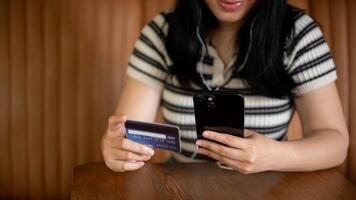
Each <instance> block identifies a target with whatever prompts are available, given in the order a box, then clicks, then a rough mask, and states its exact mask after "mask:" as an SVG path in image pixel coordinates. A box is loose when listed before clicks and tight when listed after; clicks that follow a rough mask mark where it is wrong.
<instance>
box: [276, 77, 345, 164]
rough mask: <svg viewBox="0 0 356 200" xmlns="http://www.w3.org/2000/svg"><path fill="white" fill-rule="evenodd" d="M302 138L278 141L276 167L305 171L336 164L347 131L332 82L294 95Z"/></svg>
mask: <svg viewBox="0 0 356 200" xmlns="http://www.w3.org/2000/svg"><path fill="white" fill-rule="evenodd" d="M295 103H296V108H297V110H298V112H299V114H300V119H301V123H302V127H303V132H304V138H303V139H301V140H296V141H288V142H281V143H280V144H279V149H280V150H279V152H280V153H281V154H280V157H281V158H283V159H281V160H283V162H282V163H281V164H280V165H279V166H276V170H288V171H291V170H293V171H309V170H318V169H324V168H329V167H334V166H337V165H340V164H341V163H342V162H343V161H344V160H345V157H346V155H347V149H348V144H349V137H348V136H349V135H348V130H347V127H346V123H345V118H344V115H343V110H342V107H341V102H340V99H339V95H338V92H337V89H336V86H335V83H334V82H333V83H330V84H328V85H326V86H324V87H322V88H320V89H317V90H315V91H312V92H309V93H307V94H305V95H303V96H301V97H300V98H297V99H295Z"/></svg>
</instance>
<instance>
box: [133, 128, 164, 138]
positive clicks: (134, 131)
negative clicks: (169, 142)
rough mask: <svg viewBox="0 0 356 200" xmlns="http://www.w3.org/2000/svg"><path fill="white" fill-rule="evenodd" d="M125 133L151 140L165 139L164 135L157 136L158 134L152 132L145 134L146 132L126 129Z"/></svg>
mask: <svg viewBox="0 0 356 200" xmlns="http://www.w3.org/2000/svg"><path fill="white" fill-rule="evenodd" d="M127 133H128V134H131V135H141V136H148V137H153V138H158V139H164V140H165V139H166V135H163V134H158V133H152V132H147V131H140V130H134V129H128V131H127Z"/></svg>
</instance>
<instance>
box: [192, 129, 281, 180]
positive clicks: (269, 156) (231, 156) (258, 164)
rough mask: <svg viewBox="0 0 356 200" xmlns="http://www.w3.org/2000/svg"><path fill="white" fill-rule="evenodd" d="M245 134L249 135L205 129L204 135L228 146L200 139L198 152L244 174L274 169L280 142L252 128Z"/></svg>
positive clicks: (197, 143)
mask: <svg viewBox="0 0 356 200" xmlns="http://www.w3.org/2000/svg"><path fill="white" fill-rule="evenodd" d="M245 134H246V135H249V136H248V137H245V138H240V137H237V136H233V135H229V134H223V133H217V132H213V131H205V132H204V133H203V137H205V138H207V139H209V140H213V141H216V142H220V143H222V144H225V145H226V146H224V145H221V144H218V143H216V142H212V141H208V140H204V139H200V140H198V141H197V142H196V145H198V146H199V149H198V153H200V154H203V155H206V156H209V157H211V158H213V159H215V160H218V161H219V162H221V163H224V164H226V165H228V166H229V167H231V168H233V169H234V170H237V171H239V172H242V173H244V174H250V173H256V172H261V171H268V170H273V169H274V166H273V165H274V164H275V163H276V162H278V156H276V153H277V152H278V148H277V146H278V144H279V142H278V141H276V140H273V139H270V138H268V137H266V136H264V135H261V134H258V133H256V132H253V131H250V130H245Z"/></svg>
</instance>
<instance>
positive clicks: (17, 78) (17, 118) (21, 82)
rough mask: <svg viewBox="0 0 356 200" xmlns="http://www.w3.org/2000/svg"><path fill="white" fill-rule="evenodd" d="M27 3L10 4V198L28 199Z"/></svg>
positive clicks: (13, 2) (19, 1)
mask: <svg viewBox="0 0 356 200" xmlns="http://www.w3.org/2000/svg"><path fill="white" fill-rule="evenodd" d="M26 27H27V24H26V3H25V1H24V0H11V1H10V35H11V36H10V59H11V61H10V69H11V114H10V126H11V129H10V135H11V150H10V152H11V168H12V170H11V172H12V184H11V187H12V188H11V189H12V195H13V196H14V197H18V198H24V197H27V196H28V185H29V180H28V159H29V158H28V157H27V150H28V146H27V145H28V143H27V141H28V134H27V126H28V123H27V122H28V121H27V119H28V116H27V107H28V105H27V91H26V87H27V86H26V83H27V64H26V60H27V59H26V45H27V40H26Z"/></svg>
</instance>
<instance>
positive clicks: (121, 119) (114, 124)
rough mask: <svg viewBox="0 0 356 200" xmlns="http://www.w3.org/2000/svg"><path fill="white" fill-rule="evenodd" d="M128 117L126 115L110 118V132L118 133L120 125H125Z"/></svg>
mask: <svg viewBox="0 0 356 200" xmlns="http://www.w3.org/2000/svg"><path fill="white" fill-rule="evenodd" d="M126 120H127V117H126V116H125V115H113V116H111V117H110V118H109V122H108V127H109V130H110V131H113V132H114V131H117V130H118V127H119V124H123V123H125V122H126Z"/></svg>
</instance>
